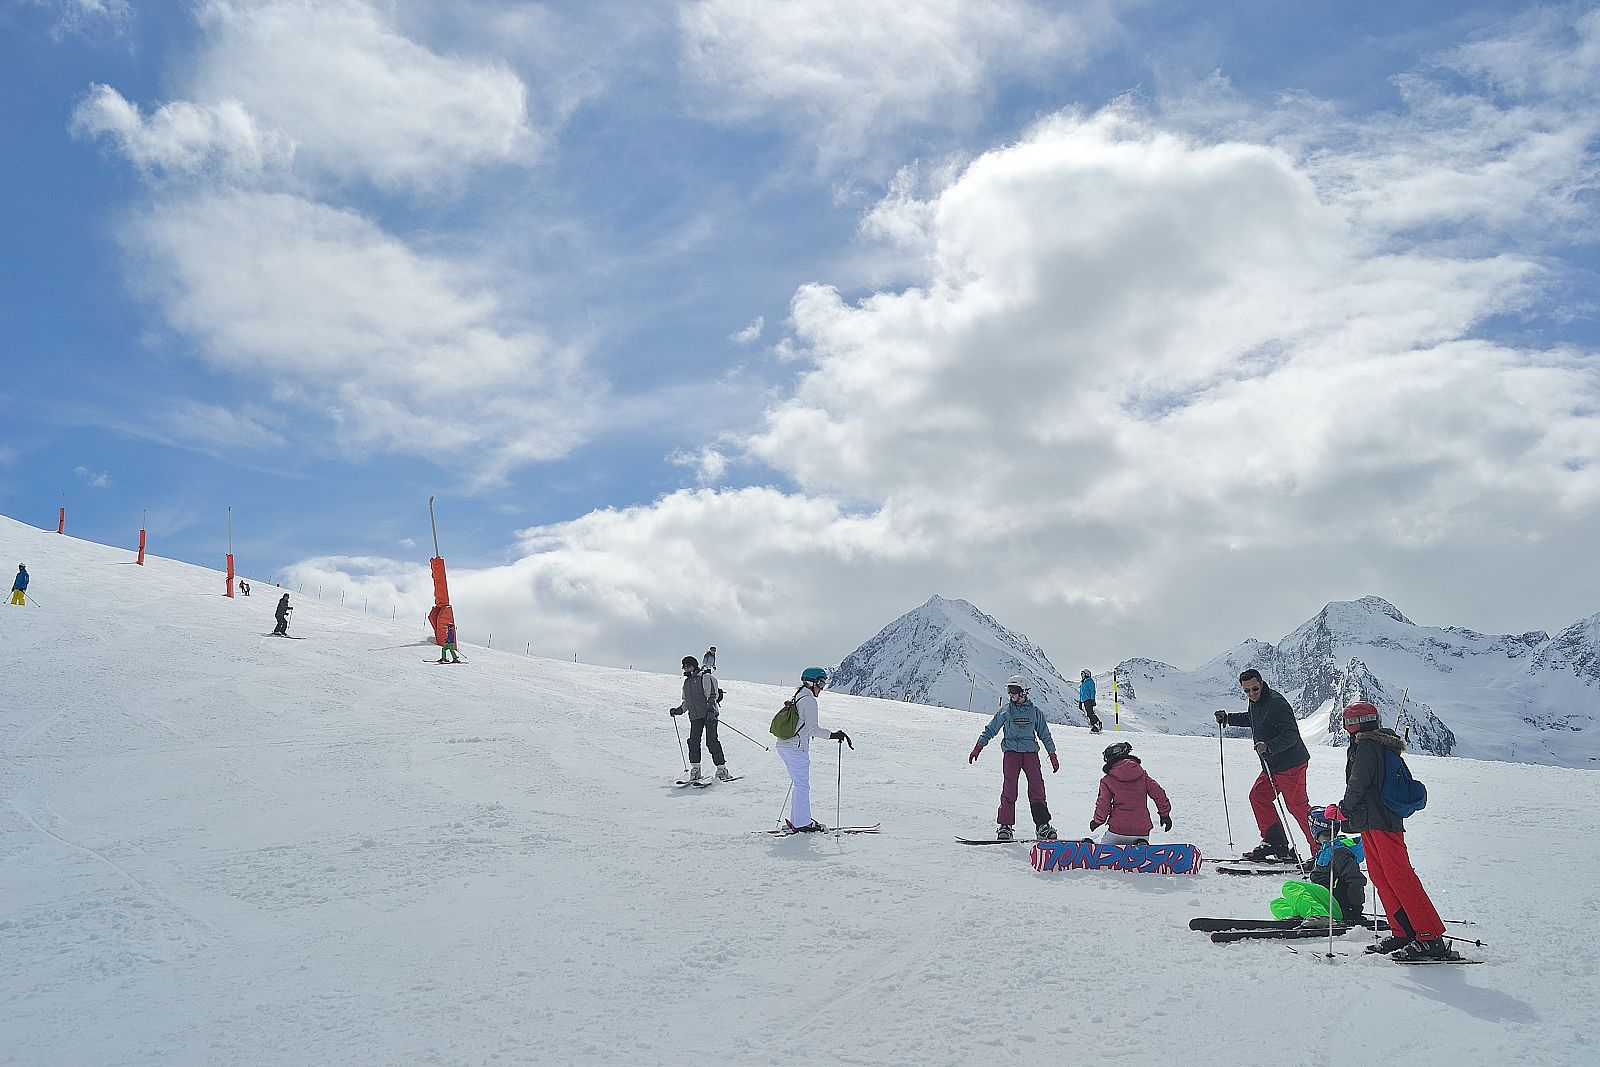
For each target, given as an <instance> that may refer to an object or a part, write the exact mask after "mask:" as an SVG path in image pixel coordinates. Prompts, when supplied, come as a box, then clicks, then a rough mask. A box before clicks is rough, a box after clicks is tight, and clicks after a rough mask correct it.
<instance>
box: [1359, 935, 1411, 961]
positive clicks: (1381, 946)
mask: <svg viewBox="0 0 1600 1067" xmlns="http://www.w3.org/2000/svg"><path fill="white" fill-rule="evenodd" d="M1409 944H1411V939H1410V938H1409V937H1407V936H1406V935H1405V934H1390V935H1389V936H1388V937H1386V938H1384V939H1383V940H1382V941H1374V942H1373V943H1372V944H1370V945H1368V946H1367V949H1366V950H1367V951H1368V952H1376V953H1378V954H1379V955H1382V956H1387V955H1388V954H1389V953H1391V952H1395V951H1398V950H1399V949H1402V948H1405V947H1406V946H1407V945H1409Z"/></svg>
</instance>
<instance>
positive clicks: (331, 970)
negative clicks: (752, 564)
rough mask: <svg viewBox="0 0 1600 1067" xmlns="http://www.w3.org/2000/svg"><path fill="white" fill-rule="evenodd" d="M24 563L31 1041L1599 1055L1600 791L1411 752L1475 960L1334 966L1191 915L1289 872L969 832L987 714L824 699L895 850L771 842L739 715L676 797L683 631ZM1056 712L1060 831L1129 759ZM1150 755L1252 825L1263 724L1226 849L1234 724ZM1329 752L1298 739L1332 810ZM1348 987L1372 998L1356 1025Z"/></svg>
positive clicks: (983, 775)
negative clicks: (567, 638)
mask: <svg viewBox="0 0 1600 1067" xmlns="http://www.w3.org/2000/svg"><path fill="white" fill-rule="evenodd" d="M0 546H4V547H5V548H6V549H9V550H10V556H14V557H15V558H16V559H17V560H18V561H25V562H27V563H28V565H29V570H30V571H31V572H32V573H33V574H34V583H35V586H34V587H35V588H36V589H37V590H38V592H39V594H40V595H41V596H43V597H45V598H46V604H47V608H38V607H29V608H13V607H10V606H8V605H0V609H3V610H0V628H3V629H0V639H3V640H4V642H5V647H7V648H8V649H10V650H11V651H12V653H13V656H12V660H11V667H10V670H9V671H8V677H7V687H6V698H5V703H4V704H3V705H0V708H3V710H0V1063H3V1064H28V1065H35V1064H63V1065H66V1064H71V1065H78V1064H91V1063H92V1064H163V1065H166V1064H207V1065H210V1064H284V1063H340V1064H400V1063H404V1064H485V1063H507V1064H510V1063H575V1064H613V1063H616V1064H623V1063H626V1064H654V1063H679V1062H682V1061H683V1060H684V1059H685V1058H691V1057H696V1056H713V1057H715V1058H716V1059H718V1060H719V1061H721V1062H728V1063H737V1064H746V1063H748V1064H779V1065H799V1064H900V1063H915V1064H951V1065H956V1064H963V1065H964V1064H972V1063H978V1062H1028V1063H1037V1062H1040V1061H1041V1060H1042V1059H1045V1058H1051V1059H1062V1060H1067V1061H1075V1060H1081V1059H1085V1058H1093V1059H1096V1060H1106V1061H1113V1062H1121V1063H1129V1064H1144V1063H1152V1062H1168V1061H1171V1060H1173V1059H1174V1058H1181V1059H1182V1060H1183V1061H1184V1062H1186V1063H1192V1064H1198V1065H1209V1064H1229V1065H1236V1064H1248V1063H1263V1064H1265V1063H1291V1064H1293V1063H1308V1064H1311V1063H1314V1064H1323V1063H1335V1064H1343V1063H1351V1064H1356V1063H1361V1064H1366V1063H1372V1062H1386V1061H1389V1060H1401V1059H1404V1060H1405V1061H1406V1062H1418V1063H1423V1062H1426V1063H1456V1064H1477V1063H1495V1064H1499V1063H1515V1064H1524V1063H1528V1064H1577V1063H1585V1064H1586V1063H1588V1062H1591V1061H1592V1059H1593V1052H1592V1049H1591V1048H1590V1046H1591V1044H1592V1042H1593V1036H1592V1030H1593V1022H1594V1020H1595V1019H1596V1018H1600V992H1597V981H1596V979H1595V977H1594V976H1595V974H1596V973H1597V972H1600V951H1597V949H1596V948H1595V947H1594V944H1593V942H1592V940H1590V939H1581V938H1574V937H1572V936H1570V934H1569V928H1570V925H1571V922H1572V921H1573V920H1574V919H1576V918H1577V917H1580V916H1585V915H1590V914H1594V913H1595V911H1596V905H1597V904H1600V895H1597V888H1596V887H1597V886H1600V860H1597V859H1596V857H1595V852H1594V850H1592V849H1589V848H1587V847H1586V846H1585V845H1584V844H1583V840H1582V838H1581V837H1575V836H1574V835H1573V833H1572V829H1573V827H1574V826H1582V825H1586V824H1587V823H1588V822H1589V821H1591V819H1592V818H1593V816H1594V814H1595V811H1594V809H1595V806H1596V804H1595V797H1596V790H1595V783H1596V781H1597V779H1596V778H1595V776H1594V775H1593V773H1592V772H1586V771H1577V770H1563V769H1560V768H1554V767H1535V766H1526V765H1515V764H1497V763H1488V762H1476V761H1472V760H1464V759H1450V760H1438V759H1430V758H1427V757H1419V758H1417V759H1415V760H1413V761H1412V762H1413V766H1414V769H1415V770H1416V772H1417V775H1418V777H1419V778H1422V779H1423V780H1424V781H1426V782H1427V783H1428V786H1429V789H1430V806H1429V808H1428V809H1427V810H1426V811H1425V812H1423V813H1422V814H1420V815H1418V816H1416V817H1414V818H1413V819H1412V820H1410V829H1411V831H1412V832H1411V833H1410V834H1409V835H1408V840H1409V843H1410V846H1411V849H1412V851H1413V854H1414V857H1415V859H1416V861H1417V864H1418V867H1419V869H1420V871H1421V874H1422V876H1423V880H1424V882H1425V884H1426V885H1427V886H1428V887H1429V889H1430V891H1431V892H1432V893H1433V895H1434V898H1435V900H1436V902H1437V903H1438V905H1439V907H1440V910H1441V911H1442V912H1443V913H1444V914H1445V915H1447V916H1449V917H1453V918H1454V917H1459V918H1468V919H1474V920H1476V921H1477V923H1478V925H1476V926H1472V927H1466V928H1463V929H1461V930H1459V931H1456V932H1459V933H1462V934H1463V935H1465V936H1471V937H1477V938H1482V939H1483V940H1485V941H1487V942H1489V943H1490V947H1487V948H1483V949H1478V948H1471V947H1468V948H1466V950H1465V951H1467V952H1468V953H1469V954H1470V955H1473V956H1481V957H1482V958H1484V959H1486V960H1487V961H1488V964H1487V965H1486V966H1482V967H1471V968H1447V967H1441V968H1401V967H1397V966H1395V965H1393V964H1390V963H1388V962H1387V961H1385V960H1381V959H1377V958H1373V957H1365V956H1363V955H1362V954H1361V946H1362V945H1363V944H1364V943H1365V942H1366V940H1367V939H1368V938H1369V937H1370V935H1369V934H1367V933H1365V932H1356V933H1350V934H1346V935H1344V936H1343V937H1341V938H1339V939H1338V940H1339V945H1338V946H1336V947H1337V948H1338V950H1339V951H1342V952H1347V953H1349V955H1348V956H1341V957H1337V958H1336V959H1334V960H1332V961H1329V960H1326V959H1322V958H1321V957H1320V956H1319V952H1322V951H1326V947H1325V946H1322V947H1321V948H1320V949H1319V948H1318V945H1319V943H1318V942H1316V941H1309V942H1297V943H1295V947H1296V948H1298V949H1299V950H1300V951H1299V952H1298V953H1294V952H1289V951H1287V949H1286V947H1285V945H1284V944H1283V943H1272V942H1257V943H1249V942H1242V943H1236V944H1226V945H1214V944H1212V943H1211V942H1210V941H1209V940H1207V938H1206V937H1205V935H1204V934H1201V933H1195V932H1192V931H1189V930H1187V929H1186V926H1187V922H1188V919H1189V918H1190V917H1192V916H1195V915H1241V916H1266V915H1267V914H1268V911H1267V903H1268V901H1269V900H1270V899H1271V897H1272V896H1273V895H1275V893H1276V886H1277V883H1276V880H1275V879H1228V878H1225V877H1222V876H1219V875H1216V874H1214V873H1211V872H1205V873H1202V874H1200V875H1198V876H1194V877H1161V876H1150V875H1126V874H1115V873H1107V872H1088V871H1075V872H1055V873H1049V874H1041V873H1038V872H1035V871H1034V870H1032V868H1031V867H1030V866H1029V863H1028V846H1026V845H1017V846H995V847H993V848H966V847H963V846H961V845H958V844H956V843H955V842H954V841H953V840H952V836H953V834H955V833H964V834H982V833H987V832H988V831H989V830H990V829H991V828H992V826H993V821H992V820H993V818H994V814H995V805H996V801H997V797H998V792H999V778H1000V759H999V753H998V748H997V747H994V748H992V749H991V750H990V751H986V752H985V754H984V756H983V758H982V759H980V760H979V762H978V763H977V764H976V765H975V766H968V765H967V763H966V760H965V757H966V752H967V750H968V749H969V748H970V747H971V744H972V741H973V740H974V739H975V737H976V735H977V731H978V729H979V727H980V726H981V725H982V724H981V722H980V721H978V720H977V719H976V718H975V717H974V716H970V715H968V714H967V713H965V712H961V711H952V712H944V711H940V710H937V709H930V708H925V707H912V706H907V705H901V704H897V703H893V702H890V701H883V700H871V699H865V698H852V697H844V696H840V695H837V694H827V695H825V696H824V697H823V702H822V709H823V721H824V723H825V724H826V725H829V726H833V727H843V728H846V729H848V730H849V731H850V732H851V735H852V736H853V737H854V738H855V740H856V742H857V746H858V748H857V750H856V751H855V752H850V751H845V752H844V753H843V754H842V756H841V755H840V754H838V753H837V751H836V750H837V746H835V745H831V744H826V743H822V744H817V745H815V746H814V748H813V806H814V809H815V811H816V813H817V815H818V817H819V818H821V819H822V820H823V821H825V822H828V823H830V824H831V823H833V822H834V821H835V820H836V818H837V817H838V816H840V815H842V818H843V820H844V822H846V823H853V822H873V821H879V820H881V821H882V822H883V826H884V832H883V833H882V834H881V835H859V836H854V837H841V838H834V837H831V836H824V835H800V836H796V837H788V838H768V837H764V836H761V835H756V834H752V833H751V831H753V830H760V829H763V828H765V827H769V826H771V825H773V822H774V818H775V817H776V816H777V815H778V813H779V807H780V805H781V804H782V802H783V798H784V793H785V790H786V787H787V778H786V777H785V775H784V772H783V769H782V766H781V765H780V764H779V762H778V760H777V758H776V757H775V756H773V755H772V754H770V753H767V752H762V751H760V750H759V749H757V748H756V747H755V746H753V745H752V744H750V743H749V742H748V741H746V740H745V739H743V738H741V737H739V736H737V735H736V734H734V733H733V732H732V731H724V736H723V743H724V746H725V749H726V751H727V753H728V758H729V763H730V766H731V767H732V768H733V770H734V773H736V774H742V775H744V776H745V779H744V780H743V781H740V782H737V783H717V784H715V785H713V786H712V787H711V788H710V789H706V790H693V789H676V788H674V787H673V786H672V780H673V779H674V778H676V777H678V776H679V775H680V774H681V767H682V763H681V759H680V754H679V749H678V747H677V742H676V740H675V738H674V734H673V730H672V726H671V723H670V722H669V721H668V719H667V716H666V713H665V709H666V708H667V707H668V706H670V705H672V704H675V703H676V702H677V695H678V690H679V684H680V683H679V680H678V679H677V678H676V676H674V675H672V674H671V673H670V670H671V667H672V666H673V664H674V663H675V661H676V658H677V655H678V654H679V653H678V651H677V650H668V651H669V653H670V654H664V655H663V661H664V666H665V667H666V670H667V673H663V674H645V673H639V672H632V671H625V670H613V669H609V668H603V667H595V666H589V665H584V664H574V663H566V662H559V661H550V660H540V659H534V658H528V657H523V656H520V655H515V654H508V653H504V652H494V651H491V650H488V649H483V648H473V649H472V650H471V653H470V656H469V658H470V659H471V660H472V661H473V662H472V664H471V665H470V666H469V667H466V668H464V669H463V670H460V671H455V672H438V671H433V670H431V668H430V667H428V666H426V665H424V664H422V663H420V662H418V657H417V651H418V648H419V645H418V644H417V641H418V639H419V638H418V632H419V631H420V629H421V626H420V623H419V624H418V625H417V626H415V627H413V626H407V625H402V624H396V623H392V622H390V621H389V620H381V619H377V618H375V617H370V616H365V615H363V614H362V613H360V612H359V611H348V610H344V609H340V608H338V607H334V606H332V605H323V604H319V603H318V602H317V601H316V599H315V597H304V596H298V595H297V596H294V597H293V601H294V603H295V605H296V611H295V615H294V623H293V628H294V632H295V633H296V634H297V635H300V636H304V637H306V638H307V640H305V641H295V642H288V641H276V642H268V641H262V640H261V639H260V634H261V632H262V631H263V630H265V629H268V628H270V626H269V622H270V618H271V612H272V606H273V603H274V602H275V600H276V596H275V595H274V594H273V592H272V590H270V589H269V588H268V587H267V586H266V585H265V584H264V583H263V584H260V585H258V586H257V590H258V593H257V595H256V596H254V597H252V598H249V599H242V598H241V599H237V600H233V601H229V600H227V599H225V598H223V597H221V596H220V595H218V594H219V592H220V589H221V585H222V582H221V578H220V576H219V575H217V574H216V573H215V572H212V571H207V570H202V569H200V568H195V567H190V566H187V565H183V564H178V563H173V562H170V561H166V560H161V559H155V558H152V559H151V560H150V562H149V565H148V566H146V567H144V568H137V567H132V566H127V565H126V562H127V560H128V559H129V558H131V554H130V553H126V552H122V551H119V550H115V549H110V548H104V547H101V546H95V545H91V544H87V543H85V542H81V541H76V540H73V539H71V538H64V537H58V536H56V535H55V534H53V533H51V534H46V533H42V532H40V531H37V530H33V529H31V528H28V527H24V526H21V525H20V524H16V523H13V522H11V521H9V520H0ZM0 558H7V557H6V556H4V555H0ZM703 636H704V635H701V637H703ZM701 637H696V638H695V640H693V641H688V642H686V647H688V646H690V645H698V644H699V643H700V641H701ZM814 658H817V657H815V656H810V655H807V654H805V653H804V651H803V650H797V653H796V663H797V664H801V663H802V662H803V661H809V660H810V659H814ZM735 662H736V661H733V660H732V659H731V658H730V662H729V663H728V664H727V668H726V669H727V670H728V671H730V672H733V673H732V674H730V675H729V676H727V677H725V678H724V686H725V688H727V689H728V693H729V705H728V707H727V709H726V713H725V719H726V720H727V721H728V722H729V723H730V724H731V725H735V726H738V727H739V728H740V729H742V730H744V731H745V732H746V733H749V734H751V735H752V736H755V737H761V736H763V731H762V728H763V727H764V726H765V723H766V720H767V718H768V717H769V716H770V714H771V712H772V710H774V709H775V708H776V707H777V705H778V704H779V703H780V702H781V701H782V700H783V699H784V698H785V697H786V696H788V695H789V693H790V692H792V689H786V688H781V687H773V686H765V685H760V684H756V683H753V682H745V681H740V680H738V679H737V671H736V666H735ZM1196 714H1197V716H1207V715H1209V714H1210V708H1209V707H1207V708H1199V709H1197V711H1196ZM1056 736H1057V739H1058V741H1059V743H1060V748H1061V754H1062V770H1061V772H1060V773H1059V774H1047V775H1046V785H1047V787H1048V791H1049V801H1050V805H1051V808H1052V811H1053V813H1054V816H1055V823H1056V826H1057V827H1058V829H1060V830H1061V832H1062V834H1063V835H1065V836H1070V835H1073V834H1078V833H1083V832H1086V826H1087V822H1088V819H1089V815H1090V811H1091V808H1092V805H1093V800H1094V793H1095V786H1096V783H1097V782H1098V779H1099V775H1100V759H1099V753H1100V750H1101V748H1103V747H1104V745H1105V744H1107V743H1109V741H1108V739H1107V738H1105V737H1104V736H1100V737H1094V736H1091V735H1089V734H1088V733H1087V732H1086V731H1083V730H1081V729H1073V728H1066V727H1060V728H1057V730H1056ZM1132 740H1133V742H1134V745H1135V751H1136V752H1137V754H1139V755H1140V756H1141V757H1142V758H1143V759H1144V761H1145V765H1146V767H1147V768H1148V769H1149V770H1150V772H1151V773H1152V774H1153V775H1154V776H1155V777H1156V778H1157V779H1158V780H1160V781H1161V782H1162V783H1163V785H1164V786H1165V787H1166V788H1167V791H1168V792H1169V794H1170V795H1171V796H1172V799H1173V802H1174V805H1175V811H1174V817H1175V819H1176V823H1177V826H1176V829H1177V836H1178V838H1179V839H1182V840H1192V841H1196V842H1197V843H1199V844H1200V846H1201V849H1202V851H1203V852H1205V853H1207V854H1208V855H1212V856H1225V855H1228V854H1237V850H1238V849H1239V848H1242V847H1248V846H1249V845H1251V844H1253V843H1254V841H1255V834H1254V830H1253V821H1252V819H1251V816H1250V812H1249V806H1248V803H1247V802H1246V800H1245V793H1246V791H1247V790H1248V788H1249V786H1250V784H1251V776H1250V775H1249V773H1248V772H1249V768H1250V765H1251V764H1252V762H1253V758H1252V756H1251V753H1250V752H1249V749H1248V747H1247V745H1246V744H1245V743H1244V742H1243V741H1235V740H1230V741H1229V742H1228V743H1227V750H1226V751H1227V758H1228V770H1229V772H1230V773H1229V775H1228V782H1229V794H1230V798H1231V811H1232V815H1233V829H1234V841H1233V845H1232V847H1230V846H1229V844H1228V842H1227V834H1226V831H1225V829H1224V822H1223V818H1222V810H1221V803H1220V800H1219V797H1218V788H1217V770H1218V768H1217V745H1216V742H1215V740H1214V739H1206V738H1201V737H1180V736H1165V735H1140V736H1138V737H1134V738H1132ZM1342 755H1343V754H1342V753H1331V752H1328V751H1327V750H1324V749H1317V750H1314V752H1313V762H1312V767H1311V775H1310V781H1311V795H1312V798H1313V800H1315V801H1318V802H1326V801H1329V800H1333V799H1336V798H1337V796H1338V794H1339V792H1340V786H1341V777H1342V770H1343V759H1342ZM840 759H842V772H843V790H842V810H840V807H839V806H838V804H839V802H838V801H837V799H836V796H837V794H836V788H837V787H836V774H837V773H838V772H839V769H840V767H841V764H839V763H838V762H836V761H837V760H840ZM1019 815H1020V816H1021V817H1022V819H1023V821H1024V823H1025V822H1026V801H1025V799H1024V800H1023V801H1022V802H1021V803H1020V805H1019ZM1026 828H1027V827H1026V826H1025V825H1024V826H1022V827H1019V830H1021V829H1026ZM1567 842H1571V845H1570V847H1568V846H1567V845H1566V844H1565V843H1567ZM1341 1005H1345V1006H1351V1007H1354V1006H1357V1005H1361V1006H1365V1008H1366V1009H1367V1010H1365V1011H1363V1012H1361V1013H1359V1014H1356V1013H1351V1012H1346V1013H1344V1014H1343V1017H1342V1019H1341V1021H1339V1022H1338V1024H1337V1025H1334V1026H1332V1027H1330V1026H1329V1025H1328V1016H1329V1014H1330V1013H1335V1012H1338V1010H1339V1006H1341ZM1250 1035H1274V1036H1272V1037H1271V1038H1270V1039H1269V1044H1266V1045H1261V1046H1252V1045H1251V1044H1250V1043H1249V1037H1250Z"/></svg>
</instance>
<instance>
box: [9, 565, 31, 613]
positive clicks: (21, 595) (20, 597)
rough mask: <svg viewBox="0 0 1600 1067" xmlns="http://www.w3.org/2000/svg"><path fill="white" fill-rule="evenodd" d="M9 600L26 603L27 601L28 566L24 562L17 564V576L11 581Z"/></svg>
mask: <svg viewBox="0 0 1600 1067" xmlns="http://www.w3.org/2000/svg"><path fill="white" fill-rule="evenodd" d="M11 602H12V603H13V604H26V603H27V602H28V567H27V565H26V564H23V563H19V564H17V577H16V580H15V581H13V582H12V583H11Z"/></svg>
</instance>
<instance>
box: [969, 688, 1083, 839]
mask: <svg viewBox="0 0 1600 1067" xmlns="http://www.w3.org/2000/svg"><path fill="white" fill-rule="evenodd" d="M1005 700H1006V703H1004V704H1002V705H1001V707H1000V710H999V711H997V712H995V715H994V718H992V719H990V720H989V725H988V726H985V727H984V728H983V733H981V734H979V735H978V743H977V744H976V745H973V746H972V752H971V754H970V755H968V756H967V762H968V763H976V762H978V756H979V755H980V754H981V753H982V752H983V746H984V745H987V744H988V743H989V742H990V741H992V740H994V736H995V734H997V733H999V732H1000V731H1001V729H1002V728H1004V730H1005V736H1004V737H1002V738H1001V741H1000V750H1001V751H1002V752H1004V753H1005V759H1004V760H1003V761H1002V763H1001V767H1002V772H1003V777H1002V779H1001V784H1000V810H999V812H998V814H997V815H996V816H995V821H996V822H997V823H999V829H998V830H997V831H996V833H995V836H996V837H998V838H999V839H1000V840H1002V841H1010V840H1011V839H1012V837H1013V836H1015V830H1014V826H1015V824H1016V821H1017V775H1019V774H1022V773H1026V774H1027V776H1028V807H1029V808H1030V809H1031V811H1032V814H1033V822H1034V836H1035V837H1037V838H1039V840H1041V841H1054V840H1055V839H1056V831H1055V828H1054V827H1053V826H1051V825H1050V806H1049V805H1048V804H1046V803H1045V797H1044V771H1043V769H1042V768H1041V767H1040V765H1039V742H1038V741H1036V740H1034V737H1035V735H1037V736H1038V737H1039V738H1040V739H1042V740H1043V741H1044V747H1045V750H1046V751H1048V752H1049V753H1050V770H1051V772H1052V773H1054V772H1056V771H1059V770H1060V769H1061V760H1060V759H1059V758H1058V757H1057V756H1056V743H1055V739H1054V738H1052V737H1051V736H1050V724H1049V723H1047V722H1045V720H1044V712H1042V711H1040V710H1039V709H1038V707H1037V706H1035V705H1034V703H1033V701H1031V700H1029V699H1028V680H1027V679H1026V678H1024V677H1022V675H1020V674H1013V675H1012V676H1011V677H1010V679H1008V680H1007V681H1006V697H1005Z"/></svg>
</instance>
